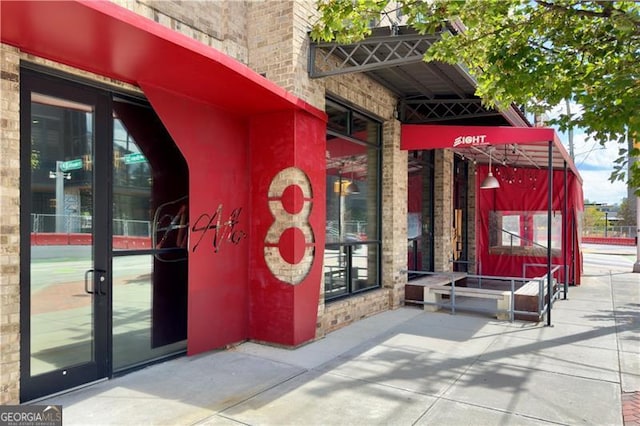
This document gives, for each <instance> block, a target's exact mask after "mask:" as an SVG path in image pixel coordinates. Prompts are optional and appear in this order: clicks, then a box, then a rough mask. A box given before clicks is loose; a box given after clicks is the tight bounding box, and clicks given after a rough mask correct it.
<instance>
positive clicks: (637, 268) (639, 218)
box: [633, 197, 640, 273]
mask: <svg viewBox="0 0 640 426" xmlns="http://www.w3.org/2000/svg"><path fill="white" fill-rule="evenodd" d="M633 272H636V273H640V197H638V198H636V263H634V264H633Z"/></svg>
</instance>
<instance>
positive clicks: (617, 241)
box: [582, 236, 636, 246]
mask: <svg viewBox="0 0 640 426" xmlns="http://www.w3.org/2000/svg"><path fill="white" fill-rule="evenodd" d="M582 242H583V243H588V244H605V245H610V246H635V245H636V239H635V238H629V237H584V236H583V237H582Z"/></svg>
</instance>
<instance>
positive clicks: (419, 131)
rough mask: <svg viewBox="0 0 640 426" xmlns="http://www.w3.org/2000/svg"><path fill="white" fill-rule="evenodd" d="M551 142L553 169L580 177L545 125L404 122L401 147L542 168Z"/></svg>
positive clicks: (545, 165)
mask: <svg viewBox="0 0 640 426" xmlns="http://www.w3.org/2000/svg"><path fill="white" fill-rule="evenodd" d="M549 142H551V154H552V158H551V160H552V168H553V169H562V168H564V164H565V162H566V164H567V167H568V168H569V169H570V170H571V171H572V172H573V174H575V175H576V176H578V177H580V174H579V172H578V169H577V168H576V166H575V164H574V163H573V160H572V159H571V157H570V156H569V154H568V153H567V150H566V149H565V148H564V146H563V145H562V142H561V141H560V139H559V138H558V135H557V133H556V132H555V130H553V129H550V128H545V127H499V126H445V125H426V124H403V125H402V139H401V143H400V147H401V149H404V150H425V149H443V148H449V149H452V150H454V151H456V152H458V153H460V154H461V155H464V156H466V157H468V158H472V159H473V160H475V161H476V162H477V163H479V164H486V163H488V162H489V153H491V159H492V161H493V162H494V163H495V164H500V163H502V164H508V165H510V166H516V167H532V168H538V169H545V168H547V167H548V166H549Z"/></svg>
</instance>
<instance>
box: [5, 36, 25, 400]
mask: <svg viewBox="0 0 640 426" xmlns="http://www.w3.org/2000/svg"><path fill="white" fill-rule="evenodd" d="M19 61H20V55H19V52H18V50H17V49H15V48H13V47H9V46H6V45H4V44H2V45H0V132H1V133H0V135H1V138H0V404H17V403H18V399H19V392H20V388H19V386H20V225H19V223H20V191H19V189H18V188H19V185H20V107H19V105H20V86H19V85H20V82H19V79H20V68H19Z"/></svg>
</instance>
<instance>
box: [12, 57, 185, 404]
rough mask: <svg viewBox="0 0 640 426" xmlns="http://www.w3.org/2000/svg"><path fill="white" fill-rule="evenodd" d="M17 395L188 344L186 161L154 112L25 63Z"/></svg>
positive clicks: (39, 392)
mask: <svg viewBox="0 0 640 426" xmlns="http://www.w3.org/2000/svg"><path fill="white" fill-rule="evenodd" d="M20 105H21V123H20V128H21V177H20V194H21V195H20V197H21V200H20V203H21V213H20V214H21V218H20V223H21V230H20V232H21V257H20V259H21V272H20V273H21V296H20V298H21V313H20V315H21V317H20V323H21V385H20V388H21V400H22V401H29V400H32V399H35V398H38V397H41V396H45V395H49V394H52V393H55V392H58V391H62V390H66V389H69V388H72V387H75V386H78V385H81V384H85V383H88V382H91V381H95V380H98V379H101V378H106V377H110V376H111V375H112V374H113V373H114V372H120V371H125V370H129V369H132V368H137V367H138V366H140V365H145V364H148V363H150V362H155V361H157V360H159V359H162V358H164V357H167V356H175V355H177V354H180V353H184V352H185V350H186V338H187V282H188V280H187V276H188V249H187V247H188V244H187V243H188V231H189V222H188V221H189V216H188V214H189V211H188V206H189V204H188V201H189V200H188V192H189V181H188V168H187V164H186V161H185V160H184V158H183V157H182V155H181V153H180V151H179V150H178V148H177V147H176V145H175V143H174V142H173V140H172V139H171V136H170V135H169V133H168V132H167V130H166V129H165V128H164V126H163V124H162V122H161V121H160V119H159V118H158V116H157V115H156V114H155V112H154V111H153V109H152V108H151V107H150V106H149V105H148V104H147V103H146V102H144V100H143V99H139V98H132V97H125V96H124V95H122V96H121V95H116V94H114V93H112V92H109V91H107V90H101V89H98V88H93V87H87V86H82V85H80V84H76V83H73V82H70V81H67V80H63V79H60V78H55V77H51V76H47V75H45V74H40V73H36V72H35V71H30V70H26V69H25V70H23V71H22V76H21V100H20Z"/></svg>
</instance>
